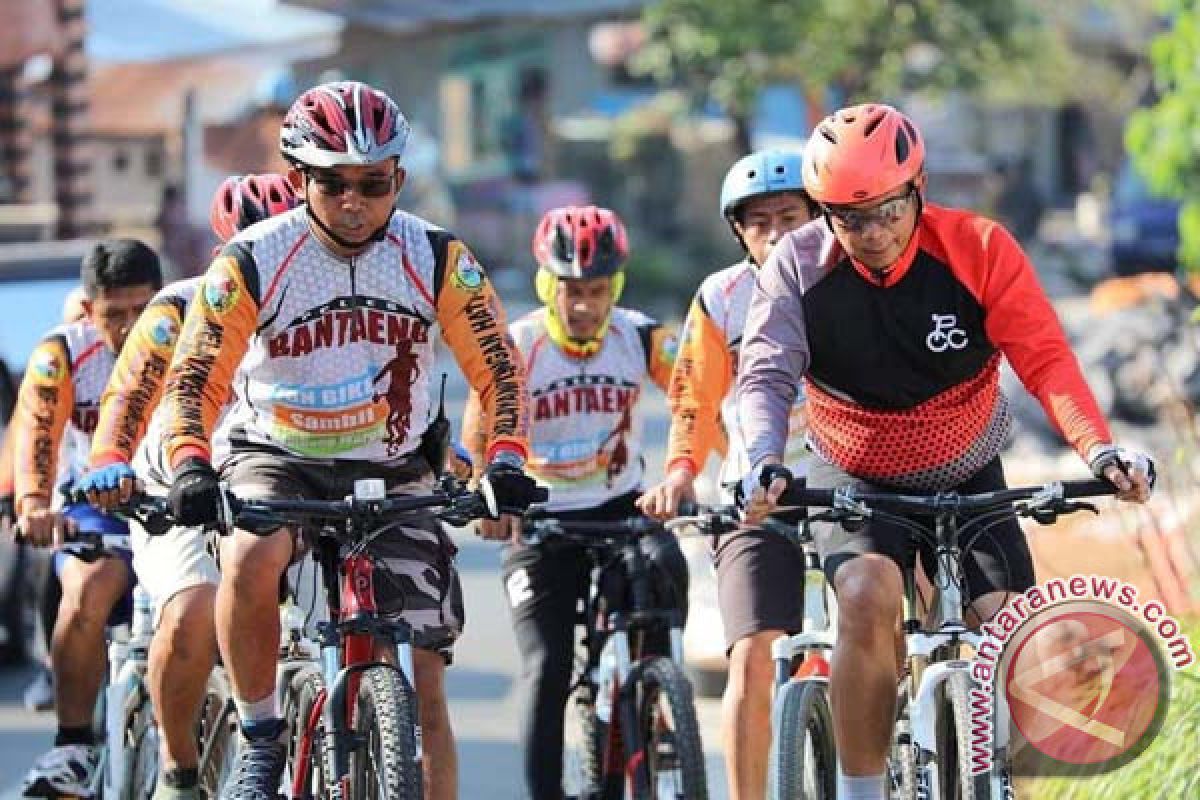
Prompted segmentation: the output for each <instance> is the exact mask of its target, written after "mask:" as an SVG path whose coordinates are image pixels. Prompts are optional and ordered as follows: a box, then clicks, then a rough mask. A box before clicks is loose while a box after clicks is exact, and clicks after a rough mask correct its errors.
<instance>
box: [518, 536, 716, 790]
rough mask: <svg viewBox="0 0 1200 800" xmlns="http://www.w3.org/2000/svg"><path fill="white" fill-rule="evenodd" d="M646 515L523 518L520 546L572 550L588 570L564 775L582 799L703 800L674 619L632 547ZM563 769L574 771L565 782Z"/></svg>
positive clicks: (677, 616) (679, 625)
mask: <svg viewBox="0 0 1200 800" xmlns="http://www.w3.org/2000/svg"><path fill="white" fill-rule="evenodd" d="M661 530H662V526H661V525H660V524H659V523H657V522H654V521H653V520H651V519H649V518H646V517H630V518H628V519H624V520H618V521H612V522H580V521H574V520H570V521H568V520H558V519H554V518H542V519H530V520H526V523H525V529H524V535H523V538H524V540H525V542H526V543H527V544H529V545H541V544H549V545H550V546H553V544H552V542H553V541H555V540H559V541H565V542H570V543H572V544H574V545H577V546H580V547H582V548H583V549H584V551H585V552H586V553H587V555H588V557H589V558H590V559H591V561H592V564H593V570H592V585H591V588H590V590H589V592H588V599H587V601H586V603H584V604H583V605H584V607H583V608H582V609H581V615H580V618H579V623H580V625H581V626H582V627H583V630H584V634H583V641H582V644H581V650H582V653H583V657H582V663H581V664H580V665H579V668H578V670H577V675H578V677H577V679H576V681H575V683H574V686H573V687H572V690H571V700H570V701H569V702H568V709H567V710H568V719H567V726H568V729H569V734H570V736H569V739H574V743H573V744H574V747H573V746H572V742H571V741H568V742H567V743H566V744H567V746H566V748H565V749H564V762H565V763H564V775H565V776H566V777H567V779H568V781H570V780H571V779H572V778H574V781H575V782H576V783H578V784H580V787H579V791H580V797H581V798H587V800H618V799H620V798H624V799H625V800H651V798H653V799H654V800H705V798H707V797H708V785H707V783H706V779H705V772H704V749H703V747H702V745H701V742H700V729H699V725H698V724H697V721H696V710H695V707H694V705H693V700H692V687H691V684H690V683H689V682H688V679H687V676H686V675H684V672H683V623H684V619H683V611H682V610H681V609H680V608H677V607H669V606H670V603H667V602H663V601H662V600H661V598H662V596H663V592H661V591H656V583H657V584H659V585H661V583H662V577H661V576H660V575H656V574H655V573H654V570H653V569H652V565H651V563H650V561H649V559H648V557H647V556H646V554H645V553H644V552H643V550H642V548H641V546H640V540H641V539H642V538H643V537H646V536H648V535H651V534H653V533H656V532H659V531H661ZM572 771H575V772H577V773H581V774H576V775H571V773H572Z"/></svg>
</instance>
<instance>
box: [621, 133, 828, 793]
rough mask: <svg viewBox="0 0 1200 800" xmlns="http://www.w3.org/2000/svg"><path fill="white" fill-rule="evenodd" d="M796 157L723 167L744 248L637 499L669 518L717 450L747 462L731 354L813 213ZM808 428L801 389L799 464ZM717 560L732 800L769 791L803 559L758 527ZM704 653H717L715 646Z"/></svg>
mask: <svg viewBox="0 0 1200 800" xmlns="http://www.w3.org/2000/svg"><path fill="white" fill-rule="evenodd" d="M803 163H804V162H803V157H802V155H801V154H800V153H799V152H793V151H789V150H761V151H758V152H755V153H751V154H750V155H748V156H745V157H744V158H742V159H741V160H739V161H738V162H737V163H735V164H734V165H733V166H732V167H731V168H730V170H729V172H728V173H727V174H726V176H725V181H724V183H723V184H722V186H721V201H720V212H721V216H722V217H724V218H725V220H726V221H727V222H728V223H729V227H730V229H731V230H732V231H733V235H734V237H735V238H736V239H737V240H738V243H739V244H741V245H742V248H743V249H744V250H745V252H746V256H745V258H743V259H742V260H741V261H739V262H738V263H736V264H734V265H732V266H730V267H726V268H725V269H723V270H721V271H719V272H716V273H714V274H712V275H709V276H708V277H707V278H706V279H705V280H704V282H703V283H702V284H701V285H700V289H699V290H698V291H697V292H696V297H695V299H694V301H693V302H692V306H691V309H690V310H689V312H688V317H687V322H685V323H684V329H683V336H682V342H681V345H680V348H679V355H678V358H677V360H676V362H675V371H674V374H673V375H672V378H671V386H670V389H669V391H668V399H669V402H670V406H671V432H670V436H669V439H668V449H667V476H666V478H665V480H663V482H662V483H660V484H659V485H658V486H655V487H654V488H652V489H650V490H649V491H647V492H646V493H645V494H644V495H643V496H642V498H641V500H640V501H639V506H640V507H641V509H642V510H643V511H644V512H645V513H647V514H649V515H651V516H655V517H659V518H664V519H665V518H669V517H671V516H673V515H674V514H675V512H676V510H677V509H678V507H679V503H680V501H682V500H685V499H694V498H695V489H694V483H695V479H696V475H698V474H699V473H700V472H701V470H703V469H704V465H705V461H706V460H707V459H708V456H709V454H710V453H712V452H713V451H714V450H716V451H718V452H720V453H721V454H722V455H723V456H724V461H723V463H722V466H721V482H722V484H726V483H730V482H736V481H737V480H738V478H739V477H740V476H741V475H743V474H744V473H745V471H746V470H747V469H748V468H749V465H748V464H747V463H746V454H745V453H746V450H745V442H744V441H743V438H742V436H741V426H740V425H739V424H738V419H737V415H736V413H735V412H736V408H735V402H734V396H733V386H734V382H735V380H736V376H737V369H738V359H737V353H738V348H739V346H740V345H741V341H742V338H741V337H742V327H743V324H744V322H745V318H746V310H747V308H748V307H749V305H750V296H751V294H752V293H753V291H754V283H755V278H756V275H757V273H758V267H759V266H760V265H762V264H764V263H765V262H766V260H767V256H768V255H770V253H771V249H772V248H773V247H774V246H775V243H776V242H777V241H779V240H780V239H782V238H783V236H784V234H786V233H788V232H789V231H791V230H794V229H796V228H799V227H800V226H801V225H804V224H805V223H807V222H808V221H809V220H811V219H813V218H814V216H815V214H816V210H817V209H816V206H815V205H814V204H813V202H812V199H811V198H810V197H809V196H808V193H807V192H806V191H805V190H804V181H803V177H802V167H803ZM803 431H804V405H803V401H802V398H801V399H800V400H798V402H797V403H796V405H795V407H794V408H793V410H792V417H791V423H790V431H789V434H790V435H789V448H788V454H789V457H790V461H789V463H792V464H794V465H797V466H799V463H800V462H799V459H800V458H802V453H803ZM802 473H803V470H802V469H799V470H798V474H802ZM713 557H714V561H715V563H716V567H717V595H718V605H719V606H720V611H721V618H722V621H723V622H724V628H725V641H724V643H723V644H724V647H725V654H726V655H728V656H729V680H728V682H727V684H726V689H725V703H724V710H725V720H724V734H723V735H724V744H725V760H726V772H727V774H728V776H729V792H730V797H731V798H735V800H736V799H737V798H749V797H753V798H756V800H757V799H758V798H761V797H763V795H764V793H765V791H766V779H767V753H768V750H769V747H770V737H771V682H772V678H773V675H772V671H771V670H772V663H771V642H772V641H773V640H774V639H775V638H777V637H778V636H780V635H781V634H783V633H792V632H795V631H797V630H799V628H800V623H801V604H800V587H801V586H802V585H803V580H804V564H803V562H802V561H801V558H800V555H799V551H798V550H797V549H796V548H795V547H794V546H792V545H791V544H790V543H788V542H786V541H784V540H783V539H782V538H780V537H778V536H771V535H770V534H767V533H765V532H763V531H760V530H757V529H755V530H743V531H739V532H737V533H736V534H731V535H728V536H724V537H722V539H721V542H720V544H719V545H718V546H717V548H716V550H715V551H714V553H713ZM719 647H720V645H718V648H719ZM706 655H708V654H706ZM711 655H712V656H714V661H715V660H717V659H718V658H719V656H720V655H721V653H720V651H719V649H718V650H717V652H716V653H714V654H711Z"/></svg>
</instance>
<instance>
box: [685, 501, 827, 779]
mask: <svg viewBox="0 0 1200 800" xmlns="http://www.w3.org/2000/svg"><path fill="white" fill-rule="evenodd" d="M792 492H794V490H792V489H790V490H789V494H788V497H787V498H785V499H786V500H791V499H792ZM679 512H680V516H678V517H676V518H674V519H672V520H670V521H668V522H667V523H666V525H667V528H668V529H669V530H674V531H678V530H681V529H683V528H686V527H694V528H695V529H696V530H697V531H698V532H700V533H701V534H702V535H705V536H712V537H718V536H721V535H723V534H726V533H731V532H733V531H735V530H737V529H738V528H739V527H741V525H742V523H741V521H740V518H739V513H738V510H737V507H736V506H733V505H723V506H722V505H718V506H695V505H693V504H690V503H689V504H684V505H683V506H681V507H680V509H679ZM758 527H760V528H762V529H763V530H765V531H766V532H768V533H770V534H773V535H777V536H782V537H784V538H785V539H787V540H788V541H790V542H792V544H794V545H795V546H796V547H797V548H798V549H799V550H800V552H801V554H802V557H803V559H804V586H803V592H804V605H803V616H802V618H801V626H800V630H799V631H798V632H797V633H795V634H791V635H787V636H781V637H779V638H778V639H776V640H775V641H774V642H772V643H771V659H772V661H773V662H774V664H775V691H774V697H773V700H772V703H771V730H772V735H771V750H770V753H769V758H768V767H767V797H768V798H771V800H799V798H833V797H835V791H836V769H837V764H836V756H835V747H834V741H833V715H832V713H831V711H830V707H829V656H830V653H831V652H832V651H833V643H834V635H835V632H836V630H837V603H836V601H835V600H834V596H833V589H832V587H830V586H829V584H828V582H827V581H826V580H825V572H824V571H823V570H822V569H821V560H820V557H819V556H818V555H817V550H816V545H815V544H814V542H813V535H812V532H811V530H810V529H809V526H808V524H807V520H801V519H799V518H797V517H796V515H794V514H792V515H780V516H771V517H768V518H766V519H765V520H763V521H762V522H761V523H760V524H759V525H758Z"/></svg>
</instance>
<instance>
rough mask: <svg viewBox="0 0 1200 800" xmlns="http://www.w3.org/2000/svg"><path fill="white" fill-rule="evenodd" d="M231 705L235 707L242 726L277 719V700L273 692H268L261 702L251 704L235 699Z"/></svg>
mask: <svg viewBox="0 0 1200 800" xmlns="http://www.w3.org/2000/svg"><path fill="white" fill-rule="evenodd" d="M233 704H234V705H235V706H237V711H238V717H239V718H240V719H241V721H242V724H243V725H245V724H247V723H249V724H251V725H253V724H254V723H256V722H270V721H271V720H276V719H279V700H278V698H276V696H275V692H270V693H269V694H268V695H267V696H266V697H264V698H262V699H261V700H254V701H251V702H247V701H245V700H242V699H240V698H237V697H235V698H233Z"/></svg>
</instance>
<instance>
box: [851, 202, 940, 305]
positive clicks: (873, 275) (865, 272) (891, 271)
mask: <svg viewBox="0 0 1200 800" xmlns="http://www.w3.org/2000/svg"><path fill="white" fill-rule="evenodd" d="M924 220H925V215H924V214H922V215H921V216H920V217H918V218H917V226H916V228H915V229H913V235H912V238H910V239H909V240H908V246H907V247H905V248H904V251H903V252H901V253H900V256H899V257H898V258H897V259H896V262H895V263H894V264H892V266H891V267H889V268H888V271H887V272H885V273H883V280H882V281H881V280H880V279H879V278H880V273H879V272H878V271H877V270H873V269H871V268H870V267H868V266H867V265H866V264H864V263H862V262H861V261H859V260H858V259H857V258H855V257H854V256H849V258H850V263H851V264H853V265H854V269H855V270H856V271H857V272H858V274H859V275H862V276H863V278H864V279H866V281H867V282H868V283H870V284H871V285H872V286H882V287H883V288H885V289H889V288H891V287H893V286H895V285H896V284H897V283H899V282H900V280H901V278H903V277H904V276H905V275H907V274H908V270H909V269H910V268H911V267H912V265H913V261H914V260H915V259H916V256H917V244H918V241H917V240H918V239H920V238H921V228H922V227H923V226H922V223H923V222H924Z"/></svg>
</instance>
